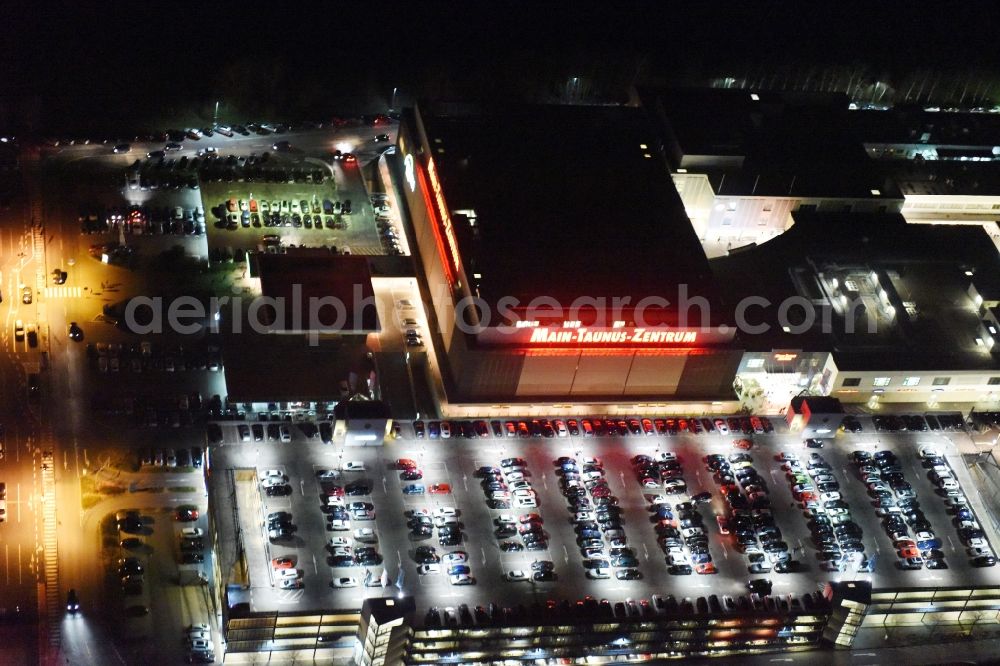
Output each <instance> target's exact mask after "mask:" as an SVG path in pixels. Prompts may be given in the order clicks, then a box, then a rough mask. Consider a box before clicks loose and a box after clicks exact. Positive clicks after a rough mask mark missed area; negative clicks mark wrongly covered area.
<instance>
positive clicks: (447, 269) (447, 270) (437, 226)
mask: <svg viewBox="0 0 1000 666" xmlns="http://www.w3.org/2000/svg"><path fill="white" fill-rule="evenodd" d="M416 171H417V180H419V181H420V194H421V195H422V196H423V197H424V206H426V207H427V214H428V215H430V217H431V231H433V232H434V242H435V244H436V245H437V249H438V254H439V255H441V267H442V268H443V269H444V276H445V279H446V280H448V284H449V285H451V286H452V287H454V286H455V271H453V270H452V267H451V261H449V257H448V251H447V250H446V249H445V245H444V238H443V237H442V236H441V226H442V225H441V221H440V219H439V217H438V214H437V207H436V206H435V205H434V202H433V201H431V193H430V188H429V187H428V186H427V176H425V175H424V170H423V169H420V168H418V169H417V170H416ZM449 224H451V220H450V218H449Z"/></svg>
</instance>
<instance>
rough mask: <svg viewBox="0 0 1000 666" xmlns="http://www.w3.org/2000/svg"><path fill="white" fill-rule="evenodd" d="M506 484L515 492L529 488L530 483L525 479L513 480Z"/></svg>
mask: <svg viewBox="0 0 1000 666" xmlns="http://www.w3.org/2000/svg"><path fill="white" fill-rule="evenodd" d="M507 485H508V486H510V489H511V490H513V491H515V492H516V491H518V490H531V484H530V483H528V482H527V481H513V482H511V483H508V484H507Z"/></svg>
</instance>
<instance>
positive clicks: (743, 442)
mask: <svg viewBox="0 0 1000 666" xmlns="http://www.w3.org/2000/svg"><path fill="white" fill-rule="evenodd" d="M733 446H734V447H736V448H737V449H742V450H743V451H749V450H750V449H752V448H753V442H751V441H750V440H749V439H737V440H736V441H734V442H733Z"/></svg>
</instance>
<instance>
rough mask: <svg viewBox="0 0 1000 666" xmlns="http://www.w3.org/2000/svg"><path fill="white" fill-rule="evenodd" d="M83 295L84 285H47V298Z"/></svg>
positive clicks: (78, 296)
mask: <svg viewBox="0 0 1000 666" xmlns="http://www.w3.org/2000/svg"><path fill="white" fill-rule="evenodd" d="M81 296H83V288H82V287H46V288H45V297H46V298H80V297H81Z"/></svg>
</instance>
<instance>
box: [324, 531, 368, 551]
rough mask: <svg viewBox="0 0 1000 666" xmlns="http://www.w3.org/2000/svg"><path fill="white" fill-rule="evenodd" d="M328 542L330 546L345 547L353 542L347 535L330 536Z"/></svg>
mask: <svg viewBox="0 0 1000 666" xmlns="http://www.w3.org/2000/svg"><path fill="white" fill-rule="evenodd" d="M359 531H360V530H359ZM327 543H328V545H329V546H330V548H344V547H345V546H350V545H351V542H350V541H348V540H347V537H330V541H328V542H327Z"/></svg>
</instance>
